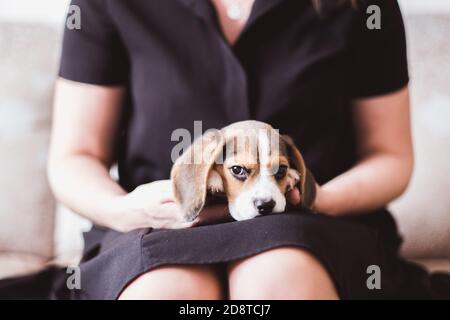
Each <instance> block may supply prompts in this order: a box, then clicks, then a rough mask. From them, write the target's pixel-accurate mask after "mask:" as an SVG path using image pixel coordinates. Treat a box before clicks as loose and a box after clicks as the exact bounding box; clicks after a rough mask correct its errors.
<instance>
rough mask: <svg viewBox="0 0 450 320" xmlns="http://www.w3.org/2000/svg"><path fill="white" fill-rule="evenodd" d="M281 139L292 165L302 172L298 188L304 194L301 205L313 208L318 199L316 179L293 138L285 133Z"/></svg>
mask: <svg viewBox="0 0 450 320" xmlns="http://www.w3.org/2000/svg"><path fill="white" fill-rule="evenodd" d="M281 139H282V141H284V143H285V145H286V148H287V152H288V157H289V161H290V165H291V166H292V167H293V168H294V169H296V170H297V171H298V172H299V174H300V181H299V183H298V188H299V190H300V194H301V196H302V203H301V205H302V207H304V208H308V209H311V207H312V205H313V204H314V200H315V199H316V180H315V179H314V176H313V175H312V173H311V172H310V171H309V170H308V168H306V165H305V161H304V160H303V157H302V155H301V153H300V151H299V150H298V149H297V147H296V146H295V144H294V141H293V140H292V138H291V137H289V136H288V135H283V136H281Z"/></svg>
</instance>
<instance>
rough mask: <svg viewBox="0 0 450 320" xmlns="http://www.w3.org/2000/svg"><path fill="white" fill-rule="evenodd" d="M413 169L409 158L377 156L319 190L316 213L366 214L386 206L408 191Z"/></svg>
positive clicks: (368, 158)
mask: <svg viewBox="0 0 450 320" xmlns="http://www.w3.org/2000/svg"><path fill="white" fill-rule="evenodd" d="M412 168H413V160H412V157H410V156H408V155H394V154H383V153H381V154H375V155H372V156H370V157H367V158H364V159H362V160H361V161H360V162H359V163H358V164H357V165H355V166H354V167H353V168H352V169H350V170H349V171H347V172H345V173H344V174H342V175H340V176H338V177H336V178H335V179H333V180H331V181H329V182H328V183H326V184H324V185H323V186H321V187H320V190H319V192H318V195H317V196H318V198H317V202H316V204H317V205H316V208H315V209H316V210H317V211H318V212H323V213H326V214H329V215H334V216H339V215H345V214H357V213H364V212H368V211H370V210H374V209H378V208H381V207H383V206H386V205H387V204H388V203H389V202H390V201H392V200H393V199H395V198H397V197H398V196H399V195H401V194H402V193H403V192H404V190H405V189H406V187H407V185H408V183H409V180H410V177H411V173H412Z"/></svg>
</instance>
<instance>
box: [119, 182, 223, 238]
mask: <svg viewBox="0 0 450 320" xmlns="http://www.w3.org/2000/svg"><path fill="white" fill-rule="evenodd" d="M112 205H113V206H114V207H115V208H116V209H117V210H118V211H119V212H121V213H122V214H121V218H120V219H119V221H118V226H116V227H115V229H118V230H119V231H123V232H126V231H130V230H133V229H139V228H155V229H182V228H190V227H193V226H198V225H206V224H214V223H218V222H223V221H226V220H227V217H229V214H228V207H227V206H226V205H212V206H208V207H207V208H205V209H204V210H202V212H200V214H199V216H198V217H197V219H195V220H194V221H191V222H186V221H185V220H184V218H183V215H182V213H181V211H180V209H179V208H178V206H177V204H176V203H175V201H174V199H173V194H172V182H171V181H170V180H160V181H155V182H151V183H148V184H144V185H141V186H139V187H137V188H136V189H135V190H134V191H133V192H131V193H129V194H126V195H124V196H120V197H118V198H117V199H116V201H113V203H112Z"/></svg>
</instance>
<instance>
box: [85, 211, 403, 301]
mask: <svg viewBox="0 0 450 320" xmlns="http://www.w3.org/2000/svg"><path fill="white" fill-rule="evenodd" d="M85 240H86V249H85V254H84V257H83V261H82V263H81V264H80V267H81V272H82V279H83V286H82V290H81V291H79V292H77V295H78V296H77V297H76V298H88V299H116V298H117V297H118V295H119V293H120V292H122V291H123V289H124V288H125V287H126V286H127V285H128V284H130V283H131V282H132V281H133V280H135V279H137V278H138V277H139V276H141V275H143V274H146V273H148V272H149V271H151V270H157V269H158V268H160V267H162V266H173V265H177V266H180V265H207V266H211V265H217V264H222V265H223V264H228V263H230V262H232V261H237V260H240V259H244V258H250V257H256V256H257V255H258V254H261V253H263V252H268V251H270V250H272V249H275V248H279V247H283V246H291V247H296V248H297V249H298V250H300V249H302V250H304V251H306V252H309V253H310V254H311V255H312V256H314V258H315V259H316V260H317V261H319V262H320V264H321V266H323V268H324V269H325V270H326V271H327V273H328V274H329V275H330V276H331V278H332V279H333V281H334V283H336V287H337V290H338V292H339V294H340V296H342V297H347V298H348V297H351V296H355V297H363V296H365V295H366V294H367V287H366V285H365V283H366V278H367V273H366V269H367V266H369V265H373V264H376V265H380V266H381V264H382V263H385V262H386V261H387V262H388V263H391V264H396V263H397V262H396V260H394V259H391V258H389V259H388V260H387V259H386V256H384V254H385V253H386V252H385V251H384V249H383V247H382V246H381V245H380V241H379V233H378V232H377V231H376V230H375V229H372V228H369V227H368V226H367V225H365V224H362V223H356V222H349V221H345V220H341V219H336V218H329V217H325V216H320V215H313V214H308V213H304V214H303V213H285V214H279V215H272V216H265V217H259V218H255V219H251V220H247V221H239V222H230V223H224V224H220V225H211V226H203V227H195V228H191V229H183V230H151V229H141V230H135V231H132V232H129V233H125V234H120V233H118V232H114V231H110V230H104V231H102V232H99V231H98V230H97V229H94V230H93V231H91V232H89V233H87V234H86V235H85ZM383 259H384V260H383ZM382 268H383V269H386V270H387V268H384V267H383V266H382ZM384 276H385V277H388V276H387V275H384ZM389 278H390V276H389Z"/></svg>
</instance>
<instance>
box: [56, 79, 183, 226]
mask: <svg viewBox="0 0 450 320" xmlns="http://www.w3.org/2000/svg"><path fill="white" fill-rule="evenodd" d="M123 96H124V88H122V87H104V86H96V85H87V84H81V83H76V82H71V81H68V80H63V79H60V80H58V82H57V85H56V93H55V101H54V116H53V130H52V137H51V147H50V155H49V162H48V176H49V181H50V185H51V187H52V189H53V192H54V194H55V196H56V198H57V199H58V200H59V201H60V202H61V203H63V204H64V205H66V206H67V207H69V208H71V209H72V210H74V211H75V212H77V213H79V214H80V215H82V216H84V217H86V218H88V219H89V220H91V221H93V222H94V223H96V224H98V225H102V226H106V227H109V228H112V229H116V230H119V231H128V230H132V229H136V228H142V227H168V228H177V227H180V228H181V227H187V226H190V225H191V224H186V223H183V222H182V221H181V215H180V214H179V210H178V209H177V208H176V206H175V204H174V202H173V201H172V191H171V184H170V182H169V181H157V182H154V183H150V184H147V185H144V186H141V187H139V188H137V189H136V190H135V191H133V192H132V193H130V194H126V192H125V191H124V190H123V189H122V188H121V187H120V186H119V185H118V184H117V183H116V182H115V181H114V180H113V179H112V178H111V177H110V174H109V169H110V166H111V164H112V162H113V161H114V159H113V154H114V143H115V141H116V137H117V129H118V125H119V121H120V117H121V114H122V108H121V106H122V100H123Z"/></svg>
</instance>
